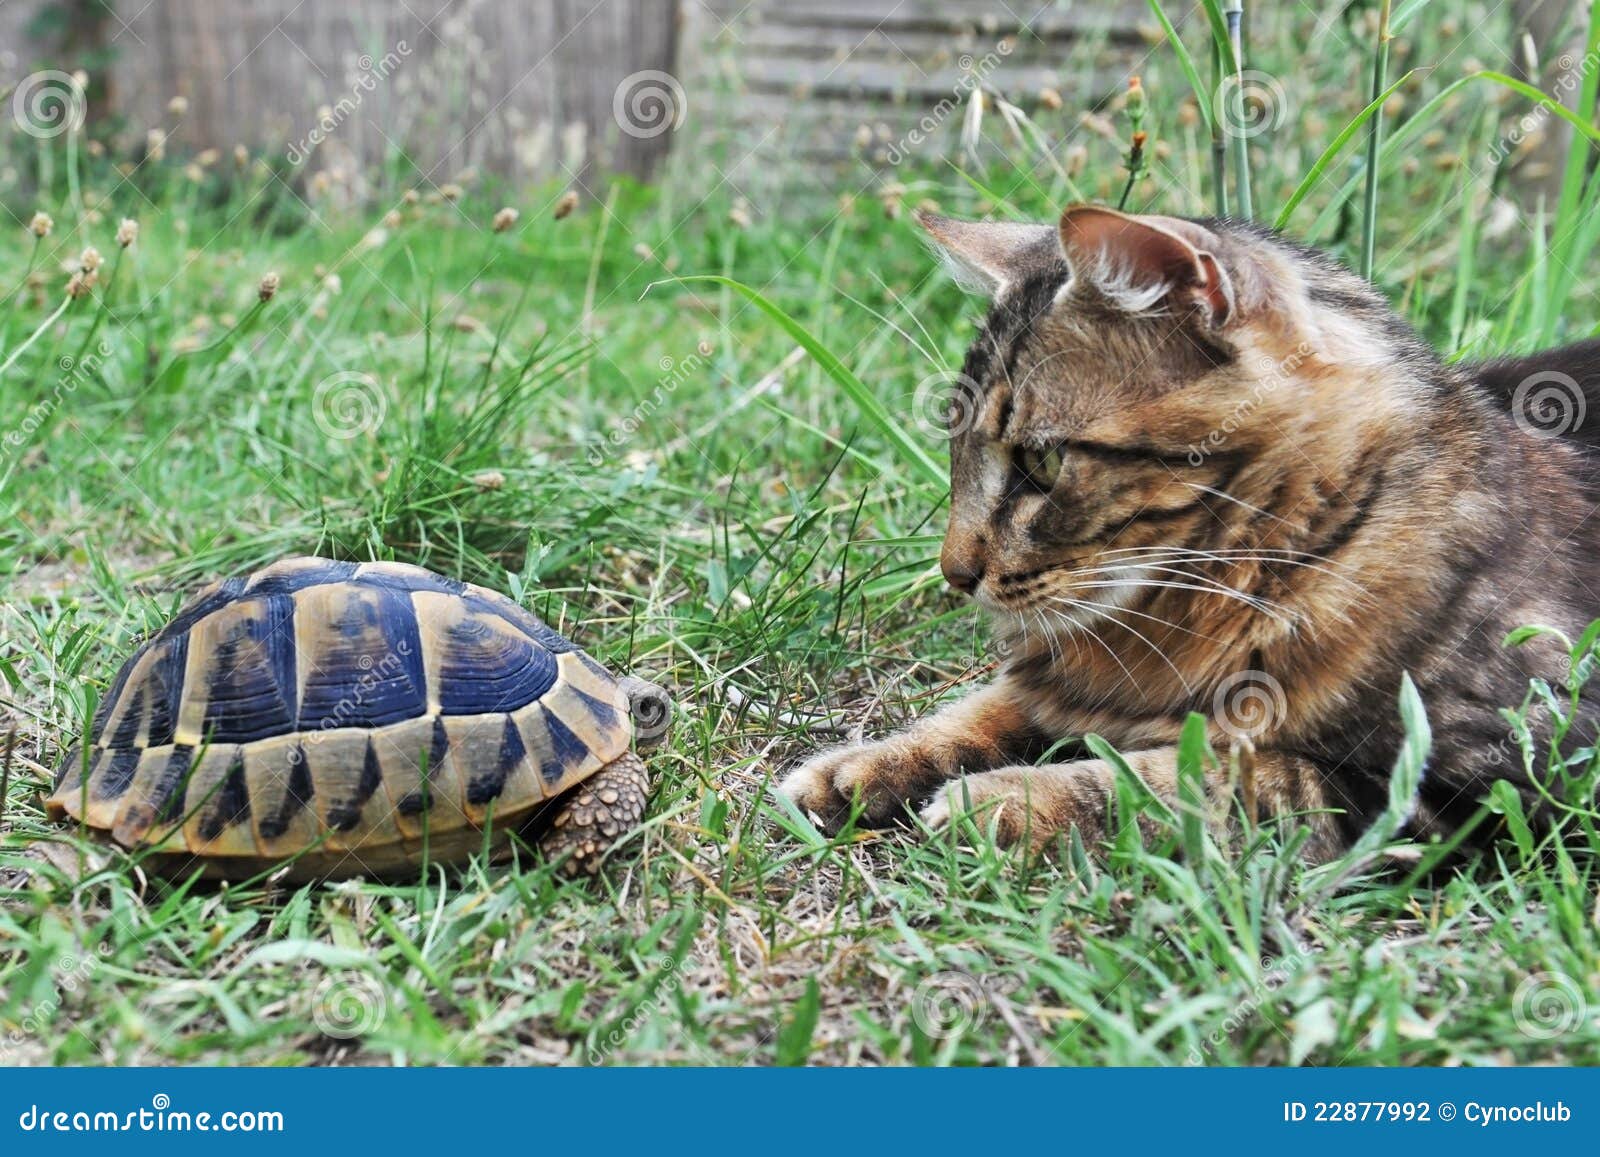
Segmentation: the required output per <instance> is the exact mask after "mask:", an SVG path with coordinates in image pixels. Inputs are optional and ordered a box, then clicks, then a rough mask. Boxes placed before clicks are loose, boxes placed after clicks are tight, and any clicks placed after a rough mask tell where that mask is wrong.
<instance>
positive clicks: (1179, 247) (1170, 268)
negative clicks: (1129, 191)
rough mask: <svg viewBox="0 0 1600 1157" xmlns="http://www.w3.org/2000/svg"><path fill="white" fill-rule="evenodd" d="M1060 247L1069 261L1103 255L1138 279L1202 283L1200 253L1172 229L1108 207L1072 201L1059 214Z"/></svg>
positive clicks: (1148, 282) (1203, 272) (1187, 284)
mask: <svg viewBox="0 0 1600 1157" xmlns="http://www.w3.org/2000/svg"><path fill="white" fill-rule="evenodd" d="M1061 248H1062V251H1063V252H1064V253H1065V255H1066V258H1067V263H1068V264H1069V265H1082V264H1092V263H1094V262H1095V260H1096V259H1097V258H1101V257H1104V258H1107V259H1109V260H1110V262H1111V264H1113V265H1116V266H1118V267H1120V268H1124V269H1127V270H1130V271H1131V272H1132V273H1133V276H1134V278H1135V279H1136V280H1137V281H1138V283H1139V284H1141V285H1156V284H1159V283H1162V282H1165V283H1167V284H1169V285H1172V286H1173V287H1175V288H1188V287H1191V286H1197V285H1204V284H1205V282H1206V268H1205V265H1204V264H1203V263H1202V262H1201V260H1200V253H1199V251H1198V250H1197V249H1195V247H1194V246H1193V245H1190V244H1189V243H1188V242H1187V241H1185V240H1184V239H1183V238H1182V237H1179V236H1178V235H1177V234H1176V233H1171V232H1168V231H1167V230H1166V229H1163V228H1161V227H1160V226H1157V225H1151V224H1148V223H1146V222H1144V221H1141V220H1139V219H1138V218H1137V217H1129V216H1127V215H1126V214H1123V213H1118V212H1116V211H1115V210H1112V209H1102V208H1100V207H1099V206H1096V205H1077V206H1074V207H1072V208H1070V209H1068V210H1067V211H1066V212H1065V213H1063V214H1062V215H1061Z"/></svg>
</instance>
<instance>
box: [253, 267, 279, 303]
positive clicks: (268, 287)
mask: <svg viewBox="0 0 1600 1157" xmlns="http://www.w3.org/2000/svg"><path fill="white" fill-rule="evenodd" d="M277 292H278V275H277V274H276V273H263V274H262V275H261V284H260V285H259V286H257V287H256V296H258V297H260V298H261V300H262V301H271V300H272V299H273V297H274V296H275V295H276V294H277Z"/></svg>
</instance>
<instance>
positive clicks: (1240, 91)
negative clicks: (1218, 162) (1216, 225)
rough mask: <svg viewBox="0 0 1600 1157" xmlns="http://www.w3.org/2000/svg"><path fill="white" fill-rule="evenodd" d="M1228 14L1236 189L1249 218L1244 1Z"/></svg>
mask: <svg viewBox="0 0 1600 1157" xmlns="http://www.w3.org/2000/svg"><path fill="white" fill-rule="evenodd" d="M1224 15H1225V16H1226V17H1227V23H1228V54H1229V56H1230V58H1231V62H1232V65H1233V91H1232V92H1231V93H1230V94H1229V96H1228V104H1229V106H1230V107H1229V116H1230V117H1231V118H1232V120H1233V131H1232V135H1233V189H1234V194H1235V196H1236V197H1237V198H1238V200H1239V216H1241V217H1243V218H1244V219H1245V220H1246V221H1248V220H1250V219H1251V218H1252V217H1254V216H1255V199H1254V197H1253V196H1252V195H1251V192H1250V138H1249V137H1248V136H1246V135H1245V133H1244V118H1245V115H1246V110H1245V104H1244V0H1228V6H1227V8H1226V10H1225V11H1224Z"/></svg>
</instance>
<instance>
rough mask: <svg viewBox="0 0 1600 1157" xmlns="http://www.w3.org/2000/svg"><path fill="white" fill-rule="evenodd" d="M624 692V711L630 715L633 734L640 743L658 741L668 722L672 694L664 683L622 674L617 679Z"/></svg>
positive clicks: (668, 726)
mask: <svg viewBox="0 0 1600 1157" xmlns="http://www.w3.org/2000/svg"><path fill="white" fill-rule="evenodd" d="M617 682H618V683H620V684H621V685H622V690H623V693H624V694H626V695H627V696H628V713H629V714H630V715H632V716H633V735H634V738H635V739H636V740H638V742H639V745H640V746H641V747H645V746H650V745H653V744H657V743H660V742H661V741H662V740H663V739H664V738H666V734H667V730H668V728H670V727H671V726H672V696H671V695H669V694H667V690H666V688H664V687H658V686H656V685H655V684H654V683H648V682H646V681H645V680H643V679H635V678H634V677H633V676H632V675H624V676H623V677H622V678H621V679H618V680H617Z"/></svg>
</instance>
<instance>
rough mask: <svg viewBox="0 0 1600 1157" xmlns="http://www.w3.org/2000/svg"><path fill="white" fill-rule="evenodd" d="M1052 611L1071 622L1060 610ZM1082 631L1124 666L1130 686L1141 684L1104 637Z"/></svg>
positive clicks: (1116, 662) (1061, 618) (1113, 660)
mask: <svg viewBox="0 0 1600 1157" xmlns="http://www.w3.org/2000/svg"><path fill="white" fill-rule="evenodd" d="M1050 613H1051V614H1053V615H1055V616H1056V617H1057V618H1059V619H1060V620H1061V621H1062V622H1064V623H1070V622H1071V620H1070V619H1068V618H1067V617H1066V615H1064V614H1062V613H1061V612H1060V611H1057V610H1051V611H1050ZM1080 633H1081V634H1082V635H1083V636H1084V637H1085V638H1087V639H1093V640H1094V641H1095V642H1096V643H1098V644H1099V645H1100V649H1101V650H1102V651H1104V652H1105V653H1106V654H1107V655H1110V656H1111V661H1112V662H1113V663H1115V664H1116V665H1117V666H1119V667H1121V668H1122V673H1123V674H1124V675H1126V676H1127V677H1128V685H1129V686H1130V687H1137V686H1138V685H1139V681H1138V680H1137V679H1135V678H1134V677H1133V672H1132V671H1130V670H1128V665H1127V664H1126V663H1124V662H1123V661H1122V660H1121V659H1120V658H1118V657H1117V653H1116V652H1115V651H1113V650H1112V649H1111V647H1110V645H1109V644H1107V643H1106V641H1105V640H1104V639H1102V638H1100V636H1098V635H1096V634H1095V633H1094V632H1093V631H1083V632H1080Z"/></svg>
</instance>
